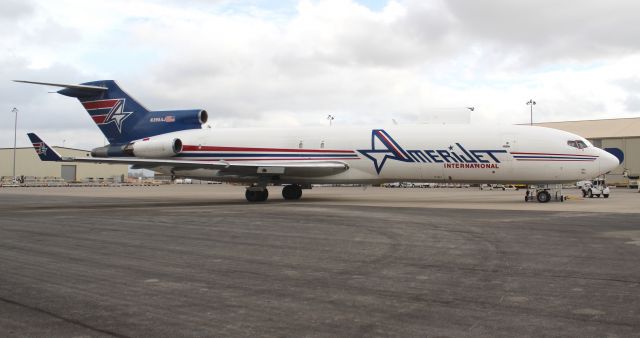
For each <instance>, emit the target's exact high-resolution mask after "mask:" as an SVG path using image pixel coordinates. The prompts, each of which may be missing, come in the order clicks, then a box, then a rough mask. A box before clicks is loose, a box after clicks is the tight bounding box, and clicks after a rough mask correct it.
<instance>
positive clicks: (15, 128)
mask: <svg viewBox="0 0 640 338" xmlns="http://www.w3.org/2000/svg"><path fill="white" fill-rule="evenodd" d="M11 112H12V113H15V114H16V119H15V123H14V124H13V183H14V184H15V183H16V136H17V133H18V108H16V107H13V109H11Z"/></svg>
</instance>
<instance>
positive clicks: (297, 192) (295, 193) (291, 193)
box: [282, 184, 302, 200]
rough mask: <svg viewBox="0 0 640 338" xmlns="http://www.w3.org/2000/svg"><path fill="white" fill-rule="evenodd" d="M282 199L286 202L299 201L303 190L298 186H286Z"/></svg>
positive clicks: (283, 189)
mask: <svg viewBox="0 0 640 338" xmlns="http://www.w3.org/2000/svg"><path fill="white" fill-rule="evenodd" d="M282 197H284V199H286V200H299V199H300V197H302V188H301V187H300V186H299V185H297V184H290V185H285V186H284V188H282Z"/></svg>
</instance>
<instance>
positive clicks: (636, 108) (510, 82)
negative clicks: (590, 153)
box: [0, 0, 640, 148]
mask: <svg viewBox="0 0 640 338" xmlns="http://www.w3.org/2000/svg"><path fill="white" fill-rule="evenodd" d="M638 13H640V1H634V0H628V1H622V0H611V1H601V0H598V1H595V0H579V1H578V0H565V1H555V0H554V1H551V0H510V1H498V0H483V1H474V0H449V1H437V0H395V1H385V0H359V1H357V0H301V1H296V0H277V1H267V0H237V1H226V0H217V1H214V0H211V1H206V0H181V1H173V0H140V1H128V0H126V1H118V0H115V1H114V0H112V1H90V0H77V1H75V0H68V1H65V0H57V1H45V0H42V1H36V0H1V1H0V48H1V52H0V107H1V109H2V110H3V111H4V113H2V114H4V116H5V118H2V119H0V147H11V146H12V145H13V114H12V113H11V109H12V108H13V107H17V108H18V109H19V110H20V113H19V120H18V124H19V127H18V145H23V146H24V145H27V144H28V139H27V137H26V136H25V133H26V132H27V131H36V132H38V133H39V134H41V135H42V136H43V137H44V138H45V139H48V140H49V141H50V143H53V144H56V145H62V143H63V140H64V142H65V145H66V146H71V147H80V148H92V147H94V146H100V145H102V143H103V138H102V136H101V133H100V132H99V130H98V128H97V127H96V126H95V125H94V124H93V122H92V121H91V119H90V118H89V116H88V115H87V113H86V112H85V111H84V110H83V109H82V107H81V105H80V104H79V103H78V102H77V101H75V100H74V99H71V98H68V97H64V96H60V95H57V94H48V93H47V92H48V91H51V90H53V88H48V87H40V86H31V85H25V84H17V83H13V82H11V81H10V80H12V79H25V80H33V81H46V82H65V83H80V82H87V81H92V80H100V79H114V80H117V81H118V83H119V84H120V85H121V86H122V87H123V88H124V89H125V90H127V91H128V92H129V93H130V94H132V95H133V96H134V97H136V98H137V99H138V100H140V101H141V102H143V103H144V104H145V105H146V106H147V107H149V108H151V109H173V108H175V109H179V108H204V109H206V110H208V111H209V113H210V121H211V123H212V124H213V126H214V128H219V127H238V126H319V125H327V124H328V122H327V120H326V117H327V114H332V115H334V116H336V119H335V120H334V124H335V125H356V124H357V125H362V124H371V125H375V124H388V123H390V122H391V120H392V119H395V120H397V121H398V122H399V123H415V122H418V121H420V120H422V119H424V117H425V116H427V117H428V116H431V115H446V114H447V113H452V114H457V113H459V112H461V111H464V110H465V108H464V107H467V106H473V107H475V111H474V112H473V113H472V115H471V123H474V124H487V123H488V124H491V123H496V124H514V123H526V122H528V120H529V107H528V106H527V105H526V104H525V103H526V102H527V101H528V100H529V99H530V98H533V99H534V100H535V101H536V102H537V105H536V106H535V108H534V119H535V120H537V121H561V120H579V119H601V118H615V117H637V116H640V23H639V22H638V21H639V19H638Z"/></svg>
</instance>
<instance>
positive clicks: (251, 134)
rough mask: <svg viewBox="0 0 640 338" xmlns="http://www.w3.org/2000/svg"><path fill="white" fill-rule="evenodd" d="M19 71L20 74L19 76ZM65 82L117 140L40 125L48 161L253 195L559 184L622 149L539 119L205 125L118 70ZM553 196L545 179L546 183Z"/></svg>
mask: <svg viewBox="0 0 640 338" xmlns="http://www.w3.org/2000/svg"><path fill="white" fill-rule="evenodd" d="M16 81H17V80H16ZM17 82H24V83H33V84H40V85H48V86H57V87H62V88H63V89H61V90H59V91H58V93H60V94H62V95H66V96H70V97H75V98H77V99H78V100H80V103H81V104H82V106H83V107H84V108H85V109H86V110H87V112H88V113H89V116H90V117H91V119H93V121H94V122H95V123H96V124H97V125H98V127H99V128H100V130H101V131H102V133H103V134H104V135H105V136H106V138H107V140H108V141H109V145H106V146H103V147H99V148H95V149H93V151H92V157H87V158H84V157H83V158H70V157H61V156H60V155H58V154H57V153H56V152H55V151H54V150H53V148H51V147H49V146H47V145H46V144H45V143H44V142H43V141H42V140H41V139H40V138H39V137H38V136H37V135H35V134H33V133H30V134H29V138H30V139H31V142H32V143H33V146H34V147H35V149H36V152H37V153H38V155H39V156H40V158H41V159H42V160H43V161H64V162H91V163H118V164H129V165H132V167H133V168H144V169H149V170H153V171H155V172H159V173H164V174H167V175H172V176H173V177H188V178H196V179H200V180H215V181H226V182H241V183H246V184H247V185H248V188H247V190H246V193H245V196H246V198H247V200H248V201H250V202H260V201H266V200H267V197H268V195H269V193H268V190H267V187H268V186H270V185H284V188H283V189H282V195H283V197H284V198H285V199H287V200H295V199H299V198H300V197H301V196H302V189H303V188H305V187H310V186H311V184H345V183H351V184H380V183H385V182H397V181H410V182H447V183H523V184H558V183H566V182H576V181H580V180H585V179H590V178H593V177H596V176H598V175H601V174H603V173H606V172H608V171H610V170H612V169H614V168H615V167H617V166H618V164H619V162H618V159H617V158H616V157H615V156H613V155H611V154H609V153H608V152H606V151H604V150H601V149H598V148H596V147H594V146H593V145H591V144H590V143H589V141H587V140H586V139H584V138H582V137H580V136H578V135H574V134H571V133H568V132H564V131H560V130H555V129H548V128H542V127H530V126H501V127H500V126H496V127H493V128H483V129H478V128H477V127H475V126H472V125H406V126H402V125H392V126H386V127H379V126H378V127H371V128H367V127H336V126H334V127H330V128H329V127H325V128H318V127H315V128H270V129H266V128H225V129H222V128H203V127H202V126H203V124H205V123H206V122H207V119H208V114H207V112H206V111H205V110H203V109H189V110H165V111H150V110H148V109H146V108H145V107H144V106H142V105H141V104H140V103H138V101H136V100H135V99H133V98H132V97H131V96H129V95H128V94H127V93H126V92H124V91H123V90H122V89H120V87H119V86H118V85H117V84H116V83H115V82H114V81H112V80H103V81H93V82H87V83H83V84H78V85H75V84H56V83H43V82H32V81H17ZM537 198H538V201H540V202H547V201H549V199H550V194H549V193H548V191H547V190H545V189H540V190H539V191H538V192H537Z"/></svg>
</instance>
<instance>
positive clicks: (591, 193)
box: [587, 189, 593, 198]
mask: <svg viewBox="0 0 640 338" xmlns="http://www.w3.org/2000/svg"><path fill="white" fill-rule="evenodd" d="M587 197H589V198H593V191H591V189H589V191H588V192H587Z"/></svg>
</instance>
